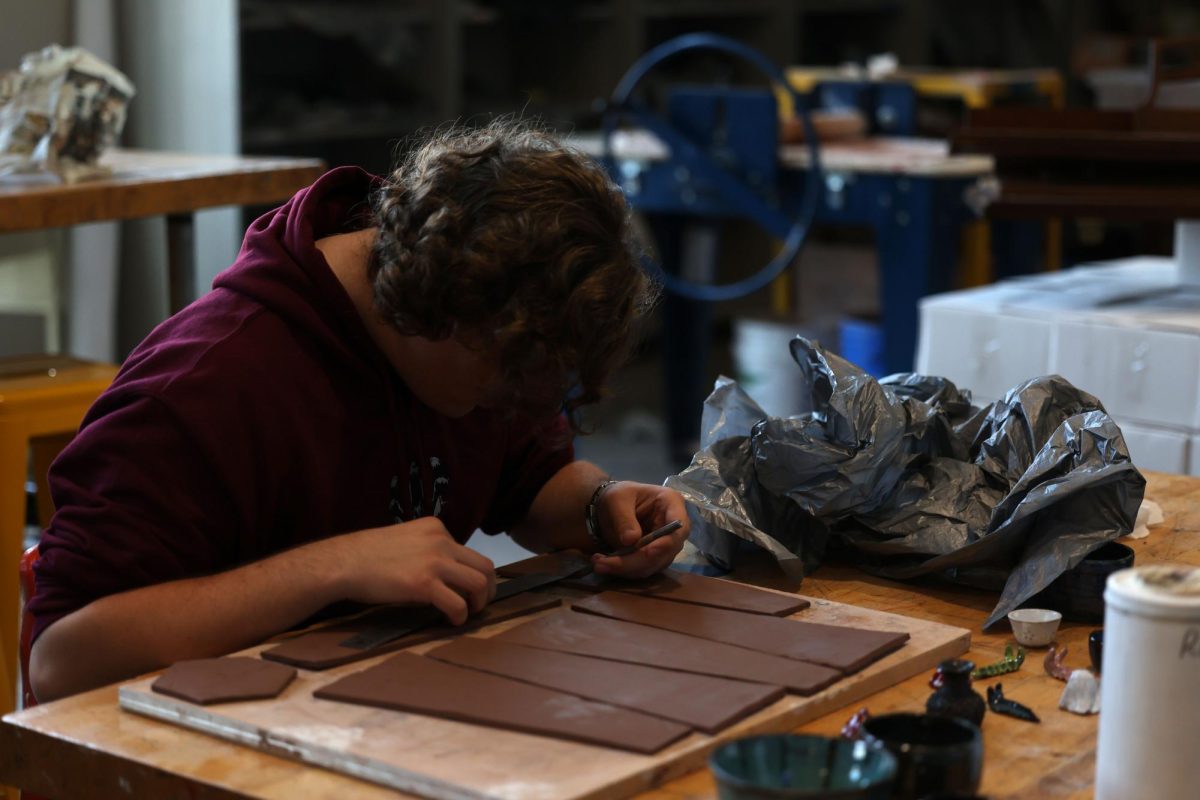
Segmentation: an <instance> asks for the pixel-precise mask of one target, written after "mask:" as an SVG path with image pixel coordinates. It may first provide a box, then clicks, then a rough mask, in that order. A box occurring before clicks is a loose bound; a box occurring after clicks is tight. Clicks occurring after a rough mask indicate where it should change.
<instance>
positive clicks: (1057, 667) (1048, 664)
mask: <svg viewBox="0 0 1200 800" xmlns="http://www.w3.org/2000/svg"><path fill="white" fill-rule="evenodd" d="M1066 660H1067V646H1066V645H1065V644H1064V645H1057V644H1052V645H1050V649H1049V651H1047V652H1046V660H1045V661H1043V662H1042V666H1043V667H1045V668H1046V674H1047V675H1049V676H1050V677H1051V678H1058V679H1059V680H1060V681H1065V680H1069V679H1070V677H1071V670H1070V669H1069V668H1068V667H1067V665H1066V664H1065V663H1064V662H1065V661H1066Z"/></svg>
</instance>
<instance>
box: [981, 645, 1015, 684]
mask: <svg viewBox="0 0 1200 800" xmlns="http://www.w3.org/2000/svg"><path fill="white" fill-rule="evenodd" d="M1024 663H1025V648H1024V647H1021V645H1017V649H1016V650H1014V649H1013V646H1012V645H1011V644H1006V645H1005V646H1004V658H1002V659H1000V660H999V661H993V662H992V663H991V664H984V665H983V666H982V667H979V668H977V669H976V670H975V671H974V672H972V673H971V677H972V678H974V679H975V680H979V679H980V678H994V677H996V676H997V675H1006V674H1008V673H1010V672H1016V671H1017V670H1019V669H1020V668H1021V665H1022V664H1024Z"/></svg>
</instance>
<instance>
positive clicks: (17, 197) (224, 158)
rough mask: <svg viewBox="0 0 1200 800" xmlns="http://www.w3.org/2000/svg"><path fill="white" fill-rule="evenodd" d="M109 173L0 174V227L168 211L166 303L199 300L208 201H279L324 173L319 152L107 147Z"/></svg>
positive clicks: (172, 306)
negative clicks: (201, 223)
mask: <svg viewBox="0 0 1200 800" xmlns="http://www.w3.org/2000/svg"><path fill="white" fill-rule="evenodd" d="M100 163H101V164H103V165H104V166H107V167H110V168H111V169H112V174H111V175H109V176H108V177H107V178H101V179H97V180H89V181H81V182H79V183H60V182H59V181H58V180H57V179H55V178H54V177H53V176H48V175H10V176H5V177H4V178H2V179H0V233H13V232H15V231H33V230H41V229H44V228H62V227H66V226H68V225H79V224H82V223H85V222H102V221H105V220H122V219H138V218H139V217H153V216H158V215H160V214H161V215H165V216H166V218H167V252H168V256H167V259H168V262H169V263H168V265H167V266H168V276H167V277H168V280H167V287H168V292H169V295H170V297H169V308H170V310H171V313H172V314H173V313H175V312H176V311H178V310H179V309H181V308H183V307H184V306H185V305H187V304H188V303H190V302H191V301H192V300H194V299H195V281H196V265H195V254H194V244H195V236H194V216H195V212H196V211H198V210H200V209H203V208H213V207H216V206H254V205H265V204H268V203H282V202H283V201H285V200H287V199H288V198H289V197H291V196H292V195H293V194H295V192H296V191H297V190H299V189H302V188H304V187H305V186H308V185H309V184H310V183H312V182H313V181H315V180H316V179H317V178H318V177H320V175H321V173H322V172H323V171H324V170H325V167H324V164H322V162H321V161H319V160H317V159H314V158H267V157H263V156H235V155H197V154H193V153H162V152H154V151H150V150H119V149H118V150H110V151H109V152H107V153H105V154H104V155H103V156H102V157H101V159H100Z"/></svg>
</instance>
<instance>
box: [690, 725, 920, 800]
mask: <svg viewBox="0 0 1200 800" xmlns="http://www.w3.org/2000/svg"><path fill="white" fill-rule="evenodd" d="M708 766H709V768H710V769H711V770H712V772H713V777H715V778H716V781H717V796H718V797H720V798H721V800H782V799H783V798H792V799H793V800H798V799H799V798H807V799H809V800H816V799H817V798H830V800H889V798H891V797H892V794H891V786H892V779H893V777H894V776H895V774H896V758H895V757H894V756H893V755H892V754H891V753H890V752H889V751H888V750H887V749H886V748H885V747H883V746H882V745H881V744H879V743H877V742H868V741H865V740H863V739H830V738H826V737H824V736H797V735H794V734H777V735H769V736H750V737H747V738H744V739H734V740H733V741H731V742H727V743H725V744H723V745H721V746H720V747H718V748H717V749H716V750H714V751H713V754H712V755H711V756H709V757H708Z"/></svg>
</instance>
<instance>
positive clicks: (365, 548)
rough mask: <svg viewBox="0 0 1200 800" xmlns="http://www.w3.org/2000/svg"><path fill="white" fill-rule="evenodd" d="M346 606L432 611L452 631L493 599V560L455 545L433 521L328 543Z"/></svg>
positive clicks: (346, 536) (438, 522)
mask: <svg viewBox="0 0 1200 800" xmlns="http://www.w3.org/2000/svg"><path fill="white" fill-rule="evenodd" d="M326 542H327V543H328V546H329V547H331V548H333V549H334V555H335V558H336V561H337V564H338V575H339V576H340V582H341V585H342V586H343V594H344V597H345V599H347V600H355V601H358V602H360V603H372V604H374V603H420V604H429V605H433V606H436V607H437V608H438V609H439V610H440V611H441V612H442V613H443V614H445V615H446V618H447V619H448V620H450V623H451V624H452V625H462V624H463V623H464V622H466V621H467V617H468V616H469V615H470V614H473V613H476V612H479V611H482V610H483V607H484V606H486V605H487V604H488V601H490V600H491V599H492V597H493V596H494V595H495V594H496V572H495V566H494V565H493V564H492V562H491V559H489V558H487V557H486V556H483V555H480V554H479V553H477V552H475V551H474V550H472V549H471V548H469V547H464V546H463V545H461V544H459V543H458V542H456V541H454V539H453V537H451V536H450V532H449V531H447V530H446V526H445V525H443V524H442V522H441V520H439V519H438V518H437V517H421V518H420V519H415V520H413V521H412V522H402V523H399V524H397V525H388V526H386V527H383V528H371V529H368V530H362V531H356V532H354V533H347V534H342V535H341V536H336V537H334V538H332V539H327V540H326Z"/></svg>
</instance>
